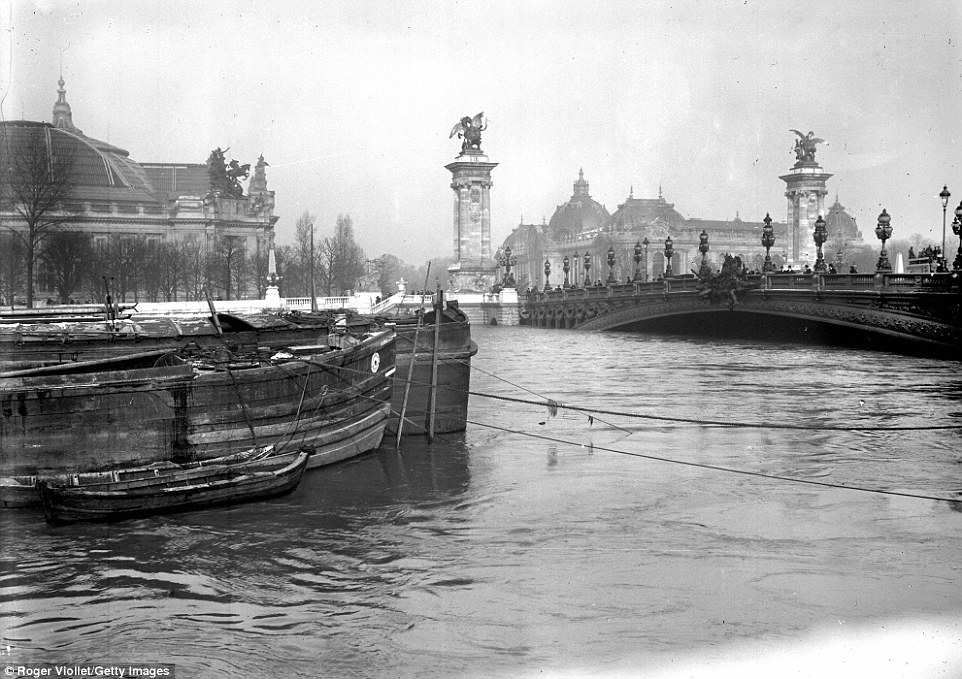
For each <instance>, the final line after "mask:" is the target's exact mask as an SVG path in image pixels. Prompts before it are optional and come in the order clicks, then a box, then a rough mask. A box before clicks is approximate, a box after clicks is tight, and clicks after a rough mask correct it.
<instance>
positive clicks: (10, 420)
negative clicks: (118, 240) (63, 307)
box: [0, 331, 395, 502]
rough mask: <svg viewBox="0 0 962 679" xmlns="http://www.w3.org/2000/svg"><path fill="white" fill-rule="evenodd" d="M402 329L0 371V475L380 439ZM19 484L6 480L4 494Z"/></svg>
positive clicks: (326, 449)
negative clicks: (258, 352) (58, 369)
mask: <svg viewBox="0 0 962 679" xmlns="http://www.w3.org/2000/svg"><path fill="white" fill-rule="evenodd" d="M394 348H395V338H394V334H393V332H391V331H380V332H377V333H373V334H372V335H371V336H369V337H368V338H366V339H364V340H363V341H361V342H360V343H359V344H357V345H356V346H353V347H350V348H347V349H335V350H329V351H326V352H324V353H311V352H308V353H303V354H301V355H298V356H295V357H291V358H289V359H284V360H281V361H280V362H277V363H276V364H271V365H257V366H253V365H252V366H250V367H243V368H238V367H236V366H235V367H233V368H227V367H220V368H215V369H209V370H206V369H202V370H198V369H196V368H194V367H192V366H190V365H164V366H158V367H149V368H139V369H129V370H123V371H110V370H105V371H102V372H93V373H77V374H53V375H50V374H44V375H37V376H17V377H6V378H0V477H15V476H25V475H30V476H39V477H45V476H52V475H58V474H65V473H78V472H95V471H101V470H110V469H114V468H117V467H133V466H137V465H145V464H150V463H153V462H164V461H170V462H174V463H182V462H189V461H193V460H203V459H208V458H213V457H220V456H224V455H229V454H233V453H237V452H240V451H243V450H246V449H249V448H252V447H256V446H259V445H263V444H267V443H270V444H273V445H274V446H275V448H276V449H277V451H278V452H285V451H289V450H295V449H302V448H303V449H313V450H314V451H315V455H312V456H311V461H310V466H311V467H317V466H322V465H325V464H331V463H333V462H337V461H340V460H343V459H346V458H349V457H353V456H355V455H359V454H361V453H364V452H367V451H369V450H373V449H374V448H376V447H377V446H378V445H379V444H380V441H381V437H382V436H383V433H384V427H385V425H386V423H387V419H388V416H389V414H390V408H391V406H390V400H391V394H392V391H393V382H392V376H393V374H394V368H395V365H394V361H395V356H394ZM19 491H20V489H19V488H18V487H15V486H11V485H9V484H8V485H4V484H2V483H0V502H3V501H10V502H16V501H17V497H15V496H17V495H18V494H19Z"/></svg>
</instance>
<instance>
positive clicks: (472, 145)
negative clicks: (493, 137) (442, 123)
mask: <svg viewBox="0 0 962 679" xmlns="http://www.w3.org/2000/svg"><path fill="white" fill-rule="evenodd" d="M483 118H484V112H483V111H482V112H481V113H479V114H478V115H476V116H474V118H469V117H468V116H464V117H463V118H461V120H459V121H458V124H457V125H455V126H454V127H453V128H452V129H451V134H449V135H448V139H450V138H451V137H453V136H454V135H458V139H463V140H464V141H462V142H461V153H464V152H465V151H469V150H471V149H475V150H477V151H480V150H481V133H482V132H484V131H485V130H486V129H488V124H487V123H482V119H483Z"/></svg>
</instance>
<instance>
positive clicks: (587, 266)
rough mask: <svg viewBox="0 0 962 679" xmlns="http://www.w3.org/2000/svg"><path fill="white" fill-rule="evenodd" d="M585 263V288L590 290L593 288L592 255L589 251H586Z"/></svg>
mask: <svg viewBox="0 0 962 679" xmlns="http://www.w3.org/2000/svg"><path fill="white" fill-rule="evenodd" d="M583 263H584V265H585V287H586V288H590V287H591V253H590V252H588V251H587V250H585V258H584V262H583Z"/></svg>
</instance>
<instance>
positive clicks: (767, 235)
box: [762, 212, 775, 273]
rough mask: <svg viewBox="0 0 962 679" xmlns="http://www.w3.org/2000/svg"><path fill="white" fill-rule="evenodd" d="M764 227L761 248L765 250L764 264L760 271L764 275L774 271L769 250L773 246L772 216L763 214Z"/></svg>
mask: <svg viewBox="0 0 962 679" xmlns="http://www.w3.org/2000/svg"><path fill="white" fill-rule="evenodd" d="M762 221H763V222H765V226H764V227H763V228H762V247H763V248H765V263H764V264H763V265H762V271H764V272H765V273H771V272H772V271H774V270H775V265H774V264H773V263H772V255H771V250H772V247H774V245H775V229H774V228H772V216H771V215H770V214H768V213H767V212H766V213H765V219H763V220H762Z"/></svg>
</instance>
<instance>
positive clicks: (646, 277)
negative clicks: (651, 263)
mask: <svg viewBox="0 0 962 679" xmlns="http://www.w3.org/2000/svg"><path fill="white" fill-rule="evenodd" d="M641 244H642V245H644V246H645V283H647V282H648V237H647V236H645V239H644V240H643V241H641Z"/></svg>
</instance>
